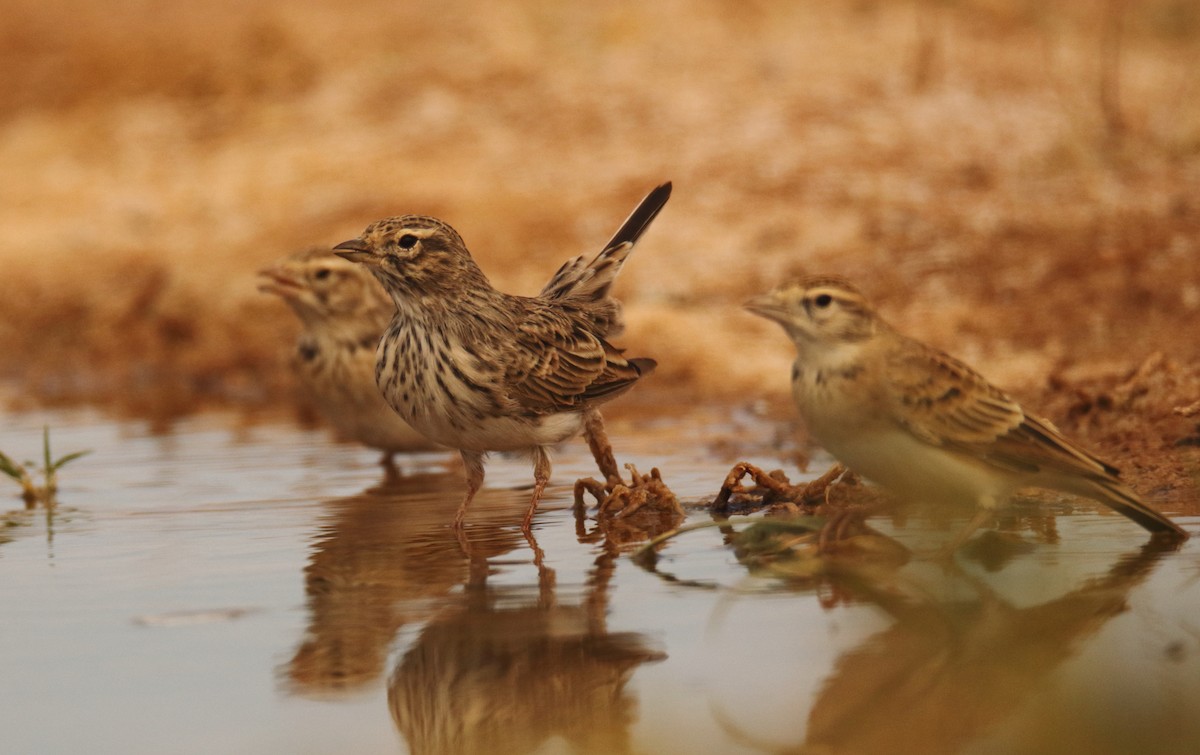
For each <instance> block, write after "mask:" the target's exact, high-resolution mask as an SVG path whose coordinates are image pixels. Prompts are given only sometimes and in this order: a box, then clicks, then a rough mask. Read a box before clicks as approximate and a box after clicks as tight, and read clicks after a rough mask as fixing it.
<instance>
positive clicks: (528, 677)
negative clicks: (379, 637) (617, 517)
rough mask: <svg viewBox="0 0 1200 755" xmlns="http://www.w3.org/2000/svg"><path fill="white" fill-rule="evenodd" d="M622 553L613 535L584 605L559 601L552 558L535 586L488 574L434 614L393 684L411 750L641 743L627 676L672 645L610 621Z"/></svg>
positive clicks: (622, 749)
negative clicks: (557, 740)
mask: <svg viewBox="0 0 1200 755" xmlns="http://www.w3.org/2000/svg"><path fill="white" fill-rule="evenodd" d="M531 544H532V543H531ZM532 545H534V550H535V552H538V549H537V547H536V544H532ZM616 562H617V552H616V550H615V548H611V547H605V548H604V549H603V550H602V552H601V554H600V556H599V557H598V558H597V559H596V565H595V568H594V569H593V571H592V573H591V575H590V577H589V579H588V580H587V584H588V591H587V595H586V597H585V600H584V602H583V603H582V604H581V605H577V606H561V605H557V601H556V598H555V595H554V592H553V586H554V579H553V577H552V575H551V576H549V577H547V576H545V575H543V574H542V572H543V571H548V570H545V569H544V567H542V568H539V590H538V592H537V593H536V594H533V593H532V592H530V593H523V594H522V593H518V592H516V591H513V590H511V589H506V590H503V591H501V590H496V589H493V588H490V587H489V586H487V585H486V584H482V583H481V584H477V585H474V586H472V587H471V588H470V589H468V590H467V592H466V593H465V595H464V598H463V602H462V604H461V606H460V607H458V608H456V609H453V610H450V611H447V612H444V613H443V614H442V615H441V616H439V617H438V618H437V619H436V620H434V621H432V622H431V623H429V624H428V625H426V627H425V628H424V630H422V632H421V635H420V637H419V638H418V639H417V641H416V643H415V644H414V645H413V646H412V647H411V648H409V650H408V651H407V652H406V653H405V654H404V657H403V658H402V659H401V661H400V664H399V665H398V666H397V667H396V670H395V671H394V673H393V674H392V678H391V680H390V682H389V684H388V702H389V704H390V707H391V711H392V717H393V719H394V720H395V722H396V726H397V728H398V729H399V730H400V732H401V733H402V734H403V735H404V737H405V739H406V741H407V744H408V747H409V750H410V751H411V752H413V753H414V754H417V755H419V754H421V753H437V754H438V755H440V754H441V753H495V752H514V753H517V752H532V751H534V750H536V749H537V748H538V746H539V745H541V744H542V743H544V742H545V741H546V740H548V739H550V738H551V737H554V736H561V737H562V738H564V739H566V740H567V741H568V742H569V743H571V744H572V745H574V747H573V748H572V751H574V752H588V753H592V752H595V753H617V754H619V753H626V752H631V751H632V748H631V746H630V741H629V739H630V737H629V727H630V725H631V724H632V723H633V721H634V714H635V710H634V707H635V704H634V700H633V698H631V697H630V696H629V695H627V694H626V693H625V683H626V682H627V681H628V680H629V677H630V675H631V674H632V673H633V671H634V670H635V669H636V668H637V667H638V666H640V665H642V664H644V663H651V662H654V661H659V660H662V659H663V658H665V655H664V654H663V653H661V652H659V651H657V650H654V649H652V648H650V647H649V646H648V643H647V641H646V639H645V638H644V637H643V636H642V635H639V634H636V633H632V632H626V633H618V634H609V633H608V630H607V627H606V625H605V616H606V614H607V611H608V584H609V581H610V580H611V578H612V575H613V572H614V570H615V568H616ZM514 604H515V605H514Z"/></svg>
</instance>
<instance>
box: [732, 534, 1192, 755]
mask: <svg viewBox="0 0 1200 755" xmlns="http://www.w3.org/2000/svg"><path fill="white" fill-rule="evenodd" d="M1176 547H1178V546H1177V545H1175V546H1172V545H1163V544H1159V543H1157V542H1154V541H1151V542H1150V543H1149V544H1147V545H1146V546H1145V547H1143V548H1142V549H1141V550H1140V551H1139V552H1136V553H1134V554H1131V555H1128V556H1125V557H1122V558H1120V559H1118V560H1117V562H1116V563H1115V564H1114V565H1113V566H1112V568H1111V569H1110V570H1109V572H1108V574H1107V575H1105V576H1104V577H1102V578H1099V579H1095V580H1090V581H1088V582H1086V583H1084V584H1083V585H1082V586H1081V587H1079V588H1078V589H1076V590H1074V591H1072V592H1070V593H1067V594H1066V595H1063V596H1062V597H1059V598H1057V599H1055V600H1052V601H1049V602H1046V603H1043V604H1040V605H1035V606H1031V607H1028V608H1017V607H1015V606H1013V605H1011V604H1009V603H1008V602H1006V601H1005V600H1003V599H1002V598H1001V597H999V596H998V595H996V594H995V593H994V592H992V591H991V590H990V589H989V588H988V587H987V586H986V585H984V584H982V583H981V582H980V581H978V580H976V579H973V578H971V577H969V576H967V575H965V574H963V573H961V572H957V575H958V579H957V580H952V584H953V586H952V589H950V590H949V591H947V586H946V579H947V576H946V573H945V572H943V571H939V572H938V574H937V576H936V577H935V579H936V582H935V583H930V582H927V581H919V580H918V579H917V578H915V577H914V575H913V574H911V573H908V572H900V573H896V572H880V571H875V572H873V573H870V574H868V573H864V572H859V571H857V570H855V569H854V567H853V565H852V564H842V567H843V569H842V571H841V573H840V574H839V575H834V576H835V577H837V578H838V579H839V581H840V583H841V584H842V588H843V589H845V590H848V591H849V592H851V593H853V594H854V595H855V597H856V599H857V600H860V601H866V602H869V603H872V604H874V605H876V606H879V607H880V608H882V609H883V610H884V611H885V612H886V613H887V614H888V615H889V616H890V617H891V618H892V619H893V620H894V622H895V623H894V624H893V625H892V626H891V627H890V628H888V629H886V630H885V631H883V632H881V633H879V634H877V635H874V636H872V637H870V638H869V639H868V640H867V641H865V642H864V643H863V644H862V645H861V646H859V647H857V648H855V649H852V650H850V651H848V652H847V653H845V654H844V655H842V657H841V658H839V659H838V660H837V663H836V665H835V666H834V670H833V673H832V674H831V676H830V677H829V678H828V679H827V680H826V681H825V683H824V685H823V686H822V688H821V690H820V692H819V693H818V696H817V699H816V702H815V703H814V704H813V707H812V709H811V710H810V712H809V715H808V727H807V741H806V744H805V747H804V751H805V752H809V751H815V752H838V753H843V752H845V753H874V752H890V751H894V750H895V749H896V743H897V742H903V743H904V748H905V749H906V750H909V751H913V752H922V753H953V752H960V751H962V750H963V749H964V748H965V747H968V746H969V745H970V744H971V743H972V742H974V741H976V740H977V739H978V738H979V737H980V736H981V735H984V734H985V733H986V732H987V731H988V730H989V729H991V728H993V727H995V726H997V725H998V724H1000V723H1001V722H1003V721H1004V720H1005V719H1006V718H1008V717H1009V716H1011V715H1012V714H1014V713H1015V712H1017V711H1018V710H1019V709H1020V707H1021V706H1022V705H1023V704H1025V703H1026V702H1028V701H1029V699H1030V698H1031V696H1032V695H1033V694H1034V693H1035V692H1036V691H1037V690H1038V689H1040V688H1042V687H1044V686H1045V684H1046V680H1047V678H1048V677H1049V676H1050V675H1051V674H1052V673H1053V672H1054V671H1055V670H1057V669H1058V668H1059V666H1061V664H1062V663H1063V662H1065V661H1066V660H1068V659H1069V658H1071V656H1072V655H1074V654H1075V653H1076V652H1077V650H1078V648H1079V646H1080V645H1081V643H1082V642H1083V641H1084V640H1085V639H1086V638H1088V637H1090V636H1092V635H1094V634H1096V633H1097V632H1098V631H1099V630H1100V629H1101V627H1103V626H1104V625H1105V624H1107V623H1108V621H1109V620H1111V619H1112V618H1114V617H1115V616H1118V615H1120V614H1122V613H1124V612H1125V611H1127V610H1128V597H1129V594H1130V592H1131V591H1132V590H1133V588H1134V587H1136V586H1137V585H1139V584H1140V583H1142V582H1143V581H1145V580H1146V578H1147V577H1148V576H1149V575H1150V573H1151V572H1152V571H1153V569H1154V567H1155V565H1156V564H1157V563H1158V562H1159V561H1160V560H1161V558H1162V557H1163V556H1164V555H1165V554H1166V553H1168V552H1169V551H1170V550H1172V549H1173V548H1176ZM905 574H907V577H901V576H899V575H905ZM972 593H973V594H974V597H975V599H974V600H972V599H969V598H967V597H965V596H966V595H970V594H972ZM937 594H953V595H954V596H955V597H954V598H953V599H952V600H951V601H939V600H937V599H935V598H933V597H931V596H933V595H937ZM725 726H726V728H727V729H729V730H730V731H736V730H737V724H736V723H735V722H732V721H729V722H726V724H725ZM1055 727H1056V728H1057V724H1055ZM739 738H742V739H752V737H750V736H740V737H739ZM1032 749H1035V750H1042V749H1044V748H1032ZM1052 749H1053V748H1051V750H1052Z"/></svg>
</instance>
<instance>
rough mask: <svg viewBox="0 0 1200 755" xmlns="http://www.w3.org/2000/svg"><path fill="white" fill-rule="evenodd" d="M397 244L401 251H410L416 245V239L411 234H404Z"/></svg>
mask: <svg viewBox="0 0 1200 755" xmlns="http://www.w3.org/2000/svg"><path fill="white" fill-rule="evenodd" d="M399 243H400V248H401V249H412V248H413V247H414V246H416V245H417V237H416V236H414V235H412V234H411V233H406V234H404V235H403V236H401V237H400V242H399Z"/></svg>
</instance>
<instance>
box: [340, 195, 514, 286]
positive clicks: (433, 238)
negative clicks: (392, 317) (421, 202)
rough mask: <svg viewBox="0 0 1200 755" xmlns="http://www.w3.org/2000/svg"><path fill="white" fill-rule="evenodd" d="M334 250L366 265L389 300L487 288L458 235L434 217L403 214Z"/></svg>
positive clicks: (484, 279)
mask: <svg viewBox="0 0 1200 755" xmlns="http://www.w3.org/2000/svg"><path fill="white" fill-rule="evenodd" d="M334 251H336V252H337V253H338V254H339V255H340V256H342V257H344V258H346V259H348V260H351V261H353V262H360V263H363V264H365V265H367V266H368V267H369V268H370V269H371V271H372V272H373V273H374V274H375V276H376V277H377V278H379V280H380V282H382V283H383V285H384V287H385V288H387V290H388V292H389V293H390V294H392V296H393V297H395V296H423V297H429V296H436V295H439V294H440V295H442V296H446V297H452V296H455V295H457V294H459V293H461V292H462V291H464V290H469V289H473V288H474V289H478V288H480V287H483V288H490V285H489V284H488V282H487V278H486V277H484V275H483V272H482V271H481V270H480V269H479V266H478V265H476V264H475V261H474V260H473V259H471V253H470V252H468V251H467V247H466V244H464V243H463V240H462V237H461V236H459V235H458V232H457V231H455V230H454V229H453V228H451V227H450V226H449V225H448V224H447V223H443V222H442V221H440V220H438V219H437V218H431V217H427V216H424V215H401V216H397V217H392V218H385V219H383V220H378V221H376V222H374V223H372V224H371V225H369V226H367V229H366V230H365V231H363V232H362V235H361V236H359V237H358V238H356V239H352V240H350V241H345V242H343V243H341V244H338V245H337V246H335V247H334Z"/></svg>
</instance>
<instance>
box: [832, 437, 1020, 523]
mask: <svg viewBox="0 0 1200 755" xmlns="http://www.w3.org/2000/svg"><path fill="white" fill-rule="evenodd" d="M817 440H818V441H819V442H820V443H821V445H823V446H824V447H825V449H826V450H828V451H829V452H830V453H831V454H833V455H834V457H835V458H837V459H838V461H840V462H842V463H843V464H845V465H846V466H847V467H849V468H850V469H852V470H854V471H855V472H857V473H858V474H860V475H862V476H863V477H865V478H867V479H868V480H871V481H872V482H875V483H877V484H879V485H881V486H883V487H885V488H887V489H888V490H890V491H892V492H894V493H896V494H897V495H900V496H903V497H905V498H909V499H913V500H920V501H930V502H947V503H957V504H960V505H962V504H968V505H969V504H974V505H977V506H987V507H991V506H995V505H997V504H998V503H1001V502H1003V501H1004V500H1006V499H1007V498H1008V496H1009V494H1010V493H1011V492H1012V488H1013V485H1012V484H1011V482H1010V480H1009V479H1008V477H1007V476H1006V475H1004V473H1002V472H1001V471H1000V470H996V469H993V468H991V467H989V466H988V465H986V464H985V463H983V462H980V461H976V460H973V459H971V458H969V457H967V456H964V455H962V454H958V453H953V452H950V451H947V450H945V449H942V448H938V447H936V446H931V445H929V444H927V443H923V442H922V441H920V440H917V439H916V438H915V437H913V436H912V435H910V434H909V433H907V432H905V431H903V430H902V429H895V430H886V429H885V430H876V431H874V432H865V433H861V434H842V433H835V434H833V437H825V438H821V437H818V438H817Z"/></svg>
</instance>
